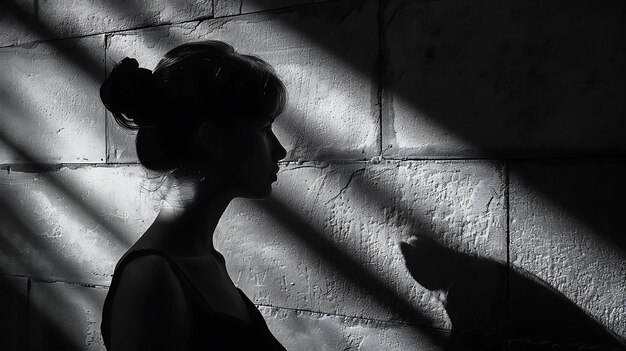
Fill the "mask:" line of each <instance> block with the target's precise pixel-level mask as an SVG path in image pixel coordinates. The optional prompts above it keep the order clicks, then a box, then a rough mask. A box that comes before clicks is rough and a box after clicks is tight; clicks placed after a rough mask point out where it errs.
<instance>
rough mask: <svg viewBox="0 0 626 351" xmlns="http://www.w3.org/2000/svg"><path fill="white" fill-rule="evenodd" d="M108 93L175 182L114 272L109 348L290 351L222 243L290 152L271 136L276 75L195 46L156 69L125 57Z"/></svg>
mask: <svg viewBox="0 0 626 351" xmlns="http://www.w3.org/2000/svg"><path fill="white" fill-rule="evenodd" d="M100 95H101V98H102V101H103V102H104V104H105V105H106V107H107V109H108V110H109V111H111V112H112V114H113V116H114V117H115V120H116V121H117V122H118V123H119V124H120V125H121V126H122V127H125V128H128V129H137V130H138V133H137V140H136V145H137V154H138V157H139V160H140V162H141V163H142V164H143V165H144V166H145V167H146V168H147V169H149V170H151V171H157V172H162V174H164V175H165V176H166V181H165V183H164V184H163V186H162V188H161V189H160V190H161V191H163V192H164V194H165V195H164V201H163V207H162V209H161V211H160V213H159V214H158V216H157V218H156V220H155V221H154V223H153V224H152V226H150V228H149V229H148V230H147V231H146V233H145V234H143V235H142V236H141V238H140V239H139V240H138V241H137V242H136V243H135V244H134V245H133V246H132V247H131V248H130V249H129V250H128V252H126V254H125V255H124V256H123V257H122V259H121V260H120V261H119V262H118V264H117V266H116V268H115V272H114V274H113V281H112V283H111V288H110V290H109V293H108V295H107V298H106V301H105V304H104V311H103V318H102V326H101V327H102V336H103V339H104V342H105V345H106V347H107V349H108V350H113V351H124V350H284V347H283V346H282V345H281V344H280V343H279V342H278V341H277V340H276V339H275V338H274V336H273V335H272V334H271V333H270V331H269V330H268V328H267V326H266V324H265V320H264V319H263V317H262V315H261V314H260V312H259V311H258V309H257V308H256V307H255V306H254V304H253V303H252V302H251V301H250V300H249V299H248V298H247V297H246V296H245V294H244V293H243V292H242V291H241V290H239V289H238V288H237V287H235V285H234V284H233V282H232V280H231V279H230V277H229V276H228V273H227V272H226V267H225V261H224V257H223V256H222V255H221V254H220V253H219V252H217V251H216V250H215V248H214V246H213V233H214V230H215V227H216V226H217V223H218V220H219V219H220V217H221V215H222V213H223V212H224V210H225V209H226V207H227V206H228V204H229V203H230V201H231V200H232V199H233V198H235V197H247V198H257V199H260V198H265V197H267V196H268V195H269V194H270V192H271V184H272V182H274V181H275V180H276V173H277V171H278V161H279V160H280V159H282V158H284V157H285V155H286V151H285V149H284V148H283V147H282V145H281V144H280V142H279V141H278V139H277V138H276V136H275V135H274V134H273V132H272V128H271V126H272V122H273V120H274V118H276V116H278V115H279V114H280V113H281V112H282V110H283V107H284V105H285V100H286V93H285V87H284V85H283V83H282V82H281V81H280V80H279V79H278V77H277V76H276V74H275V73H274V70H273V69H272V67H271V66H269V65H268V64H267V63H265V62H264V61H262V60H261V59H259V58H256V57H253V56H248V55H241V54H239V53H236V52H235V51H234V50H233V48H232V47H231V46H230V45H228V44H225V43H222V42H218V41H208V42H202V43H194V44H185V45H181V46H179V47H177V48H175V49H173V50H171V51H170V52H168V53H167V54H166V55H165V57H164V58H163V59H162V60H161V61H160V62H159V64H158V65H157V67H156V68H155V70H154V72H151V71H150V70H148V69H144V68H139V65H138V63H137V61H136V60H134V59H129V58H126V59H124V60H122V61H121V62H120V63H119V64H118V65H116V66H115V68H114V69H113V71H112V72H111V75H110V76H109V78H108V79H107V80H106V81H105V82H104V84H103V85H102V87H101V89H100ZM229 234H230V235H237V233H229Z"/></svg>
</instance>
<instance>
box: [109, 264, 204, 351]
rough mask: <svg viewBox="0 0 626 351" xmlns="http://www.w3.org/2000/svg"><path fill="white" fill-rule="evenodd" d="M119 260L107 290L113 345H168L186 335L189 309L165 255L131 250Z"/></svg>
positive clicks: (180, 286)
mask: <svg viewBox="0 0 626 351" xmlns="http://www.w3.org/2000/svg"><path fill="white" fill-rule="evenodd" d="M133 256H136V257H133ZM122 263H123V264H122V266H120V267H118V270H117V271H116V273H115V274H116V275H117V277H114V283H113V284H112V285H111V290H110V291H109V294H111V295H112V296H110V298H111V306H110V308H111V309H110V319H111V320H110V325H111V342H112V344H113V345H115V344H118V345H119V344H124V345H127V344H128V343H135V342H136V343H137V344H142V345H146V343H152V342H155V341H157V342H158V343H163V344H170V343H171V342H174V340H176V339H179V340H180V339H185V338H186V337H188V335H187V334H188V333H187V332H186V330H188V328H189V325H188V324H189V323H190V319H191V318H190V316H191V313H192V312H191V310H190V308H189V305H188V303H187V301H186V295H185V291H184V288H183V286H182V285H181V283H180V281H179V279H178V277H177V276H176V273H175V272H174V270H173V268H172V266H171V265H170V262H169V261H168V259H167V257H166V256H163V255H160V254H158V253H147V252H142V253H141V255H138V254H136V253H133V252H130V253H129V255H127V256H125V257H124V258H123V259H122ZM114 349H115V348H114Z"/></svg>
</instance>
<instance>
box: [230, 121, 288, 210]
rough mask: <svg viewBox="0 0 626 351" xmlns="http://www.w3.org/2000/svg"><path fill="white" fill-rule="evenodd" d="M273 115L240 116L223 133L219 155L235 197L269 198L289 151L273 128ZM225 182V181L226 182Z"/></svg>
mask: <svg viewBox="0 0 626 351" xmlns="http://www.w3.org/2000/svg"><path fill="white" fill-rule="evenodd" d="M273 122H274V121H273V119H272V118H269V117H268V118H258V119H254V120H252V119H237V121H236V122H235V123H234V125H233V126H232V128H230V129H231V130H230V132H229V133H225V134H224V138H225V140H224V144H223V145H224V146H225V147H224V150H223V151H222V152H221V155H220V159H221V160H223V164H222V165H218V167H225V169H223V175H224V181H225V183H227V185H228V187H229V188H230V189H232V191H233V195H234V196H235V197H248V198H255V199H262V198H266V197H267V196H269V195H270V193H271V192H272V187H271V185H272V183H273V182H275V181H276V179H277V177H276V173H277V172H278V161H280V160H282V159H283V158H285V156H286V155H287V151H286V150H285V148H284V147H283V146H282V145H281V143H280V141H279V140H278V138H277V137H276V135H275V134H274V132H273V130H272V123H273ZM225 185H226V184H225Z"/></svg>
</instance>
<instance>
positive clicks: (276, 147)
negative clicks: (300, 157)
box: [272, 133, 287, 162]
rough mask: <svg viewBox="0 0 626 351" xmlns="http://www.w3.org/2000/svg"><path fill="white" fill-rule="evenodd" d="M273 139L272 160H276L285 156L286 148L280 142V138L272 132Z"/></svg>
mask: <svg viewBox="0 0 626 351" xmlns="http://www.w3.org/2000/svg"><path fill="white" fill-rule="evenodd" d="M272 136H273V137H274V138H273V139H274V140H273V151H274V152H273V155H272V156H274V157H273V158H274V161H276V162H278V161H280V160H282V159H283V158H285V157H286V156H287V150H285V148H284V147H283V145H282V144H281V143H280V140H278V138H277V137H276V135H275V134H274V133H272Z"/></svg>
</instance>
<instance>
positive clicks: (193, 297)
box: [100, 249, 285, 351]
mask: <svg viewBox="0 0 626 351" xmlns="http://www.w3.org/2000/svg"><path fill="white" fill-rule="evenodd" d="M146 255H159V256H161V257H163V258H164V259H165V260H167V262H168V263H169V265H170V268H171V269H172V272H173V273H174V275H175V276H176V278H177V279H178V281H179V282H180V285H181V287H182V289H183V292H184V294H185V296H186V297H187V300H188V301H189V304H190V306H189V307H190V310H191V311H192V313H193V319H194V320H193V323H192V325H193V330H192V333H191V338H190V340H189V346H188V347H187V350H194V351H195V350H198V351H201V350H268V351H270V350H278V351H284V350H285V348H284V347H283V346H282V345H281V344H280V342H279V341H278V340H276V338H275V337H274V335H272V333H271V332H270V330H269V329H268V328H267V324H266V323H265V319H264V318H263V316H262V315H261V313H260V312H259V310H258V309H257V308H256V306H255V305H254V303H252V301H250V299H248V297H247V296H246V295H245V294H244V293H243V291H241V289H239V288H237V291H239V294H240V295H241V298H242V299H243V302H244V303H245V304H246V307H247V309H248V313H249V315H250V319H251V321H250V322H245V321H243V320H241V319H239V318H236V317H234V316H231V315H229V314H225V313H221V312H218V311H215V310H213V309H212V308H211V306H210V305H209V303H208V302H207V301H206V299H204V297H203V296H202V295H201V294H200V292H199V291H198V290H197V288H196V287H195V286H194V285H193V284H192V282H191V281H190V280H189V279H188V278H187V276H186V275H185V273H184V272H183V270H182V269H181V268H180V267H179V266H178V264H177V263H176V262H175V261H174V259H173V258H172V257H170V256H168V255H166V254H165V253H163V252H161V251H159V250H156V249H139V250H134V251H131V252H130V253H128V254H127V255H126V257H124V258H122V260H120V262H119V263H118V265H117V266H116V267H115V271H114V273H113V280H112V282H111V287H110V288H109V292H108V294H107V296H106V299H105V300H104V308H103V311H102V324H101V325H100V329H101V331H102V339H103V340H104V345H105V347H106V349H107V350H109V351H115V350H111V329H110V324H111V322H110V318H111V311H112V304H113V297H114V295H115V290H116V289H117V286H118V284H119V280H120V277H121V272H122V270H123V269H124V267H125V266H126V265H127V264H128V263H129V262H131V261H132V260H134V259H136V258H138V257H142V256H146Z"/></svg>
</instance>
